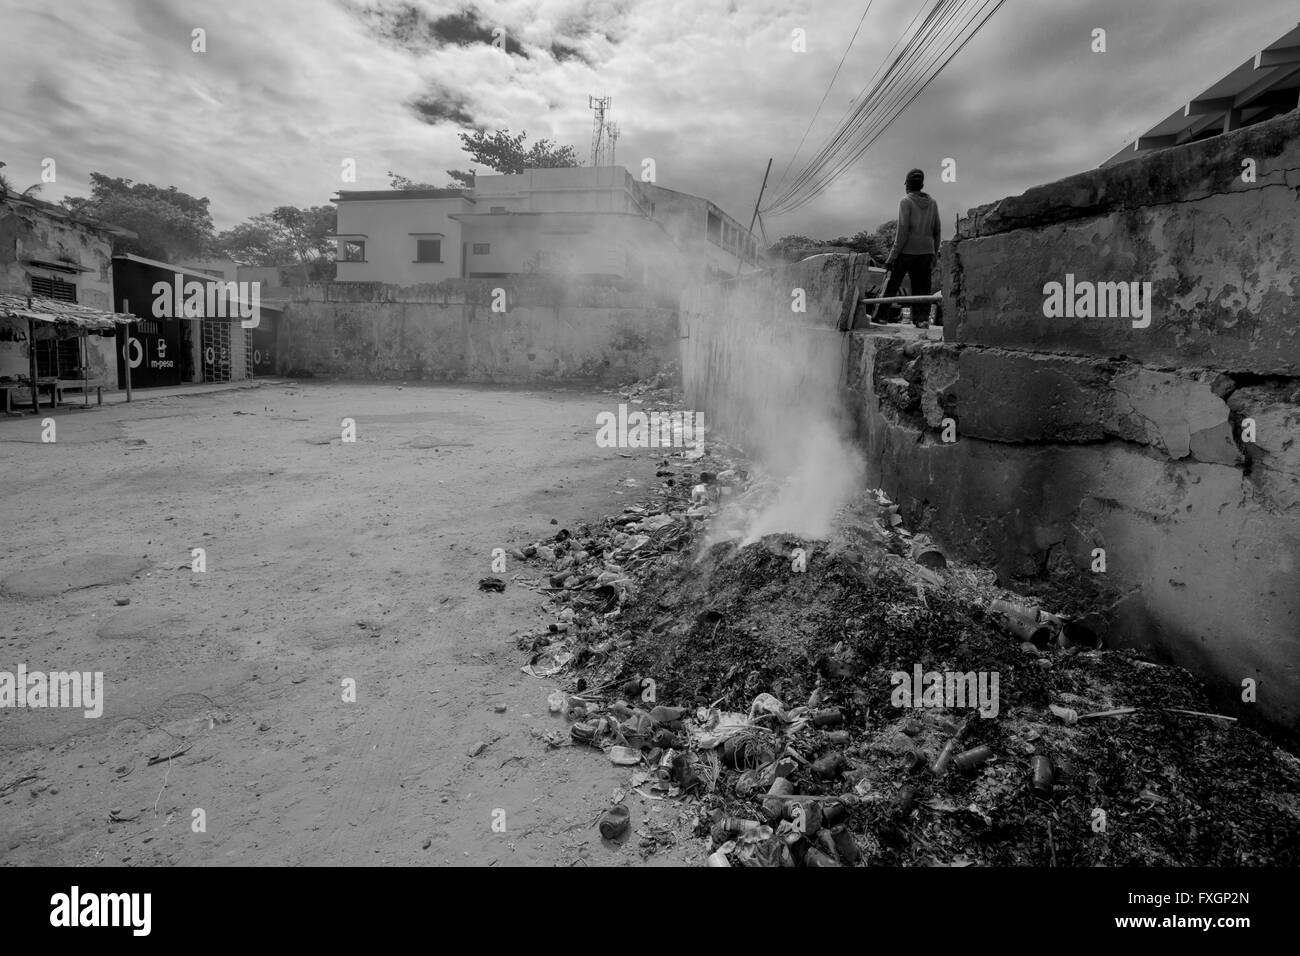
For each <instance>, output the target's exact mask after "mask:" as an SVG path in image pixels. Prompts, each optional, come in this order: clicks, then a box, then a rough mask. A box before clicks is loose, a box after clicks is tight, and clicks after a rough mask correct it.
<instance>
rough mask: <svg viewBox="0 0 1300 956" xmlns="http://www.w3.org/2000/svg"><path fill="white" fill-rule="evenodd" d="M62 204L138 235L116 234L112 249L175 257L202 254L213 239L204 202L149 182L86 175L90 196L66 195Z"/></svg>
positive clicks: (158, 257) (171, 258) (160, 257)
mask: <svg viewBox="0 0 1300 956" xmlns="http://www.w3.org/2000/svg"><path fill="white" fill-rule="evenodd" d="M63 205H64V207H65V208H67V209H68V210H70V211H71V212H73V213H75V214H76V215H79V216H85V217H86V218H89V219H98V220H101V221H103V222H106V223H110V224H112V225H114V226H122V227H123V228H125V229H130V230H131V231H132V232H134V233H136V234H137V236H138V238H135V239H130V238H127V237H124V236H115V237H114V239H113V251H114V252H115V253H124V252H127V253H134V254H135V255H139V256H146V257H148V258H151V259H163V260H167V261H170V260H174V259H180V258H185V257H189V256H198V255H202V254H203V253H204V252H205V251H207V249H208V247H209V245H210V244H211V243H212V240H213V238H214V229H213V226H212V214H211V212H209V210H208V200H207V199H206V198H199V197H195V196H191V195H190V194H189V193H184V192H181V191H180V190H179V189H177V188H176V187H175V186H168V187H166V188H163V187H161V186H154V185H152V184H151V183H137V182H132V181H131V180H129V179H120V178H116V177H113V176H105V175H104V174H103V173H91V174H90V196H89V197H88V198H85V197H81V198H73V197H69V198H66V199H64V200H63Z"/></svg>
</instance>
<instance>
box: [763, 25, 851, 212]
mask: <svg viewBox="0 0 1300 956" xmlns="http://www.w3.org/2000/svg"><path fill="white" fill-rule="evenodd" d="M873 2H875V0H867V8H866V9H865V10H863V11H862V16H861V18H859V20H858V26H857V29H855V30H854V31H853V36H851V37H849V45H848V46H846V47H845V48H844V55H843V56H841V57H840V62H839V64H838V65H837V66H836V67H835V75H834V76H832V77H831V81H830V82H829V83H828V84H826V92H825V93H823V94H822V99H821V102H820V103H818V104H817V109H816V110H814V111H813V115H812V119H810V120H809V121H808V128H807V129H805V130H804V131H803V136H801V137H799V145H798V146H796V147H795V148H794V153H793V154H792V155H791V156H790V162H788V163H786V164H785V169H784V170H783V171H782V172H781V178H780V179H778V180H777V182H776V187H777V188H778V189H780V188H781V184H782V183H783V182H785V177H786V175H787V174H788V173H789V172H790V167H791V166H793V165H794V161H795V160H796V159H797V158H798V157H799V150H801V149H803V144H804V140H806V139H807V138H808V134H809V133H810V132H811V131H812V128H813V123H815V122H817V117H818V116H819V115H820V114H821V111H822V107H823V106H825V105H826V97H828V96H830V95H831V87H833V86H834V85H835V81H836V80H837V79H839V76H840V69H841V68H842V67H843V66H844V61H845V60H846V59H848V56H849V51H850V50H852V49H853V41H854V40H856V39H857V38H858V30H861V29H862V24H863V23H864V22H866V19H867V14H868V13H870V12H871V4H872V3H873Z"/></svg>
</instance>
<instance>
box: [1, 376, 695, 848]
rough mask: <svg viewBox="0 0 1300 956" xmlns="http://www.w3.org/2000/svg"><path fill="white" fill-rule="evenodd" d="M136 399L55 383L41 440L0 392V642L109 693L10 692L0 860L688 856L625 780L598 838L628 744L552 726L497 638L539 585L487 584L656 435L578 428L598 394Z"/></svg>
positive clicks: (592, 510) (593, 508)
mask: <svg viewBox="0 0 1300 956" xmlns="http://www.w3.org/2000/svg"><path fill="white" fill-rule="evenodd" d="M138 398H143V400H137V402H136V403H134V404H132V405H129V406H127V405H119V406H112V407H104V408H99V409H91V410H88V411H82V410H80V409H72V410H60V411H59V413H58V414H57V415H55V416H54V417H55V420H56V424H57V435H56V439H57V440H56V441H55V442H54V443H52V444H50V443H43V442H42V441H41V427H40V422H39V420H38V419H35V418H33V417H32V416H30V415H29V416H27V417H25V418H12V419H8V420H5V421H0V476H2V478H3V484H4V504H3V505H2V506H0V508H2V509H3V519H4V520H3V527H4V530H5V537H4V548H3V549H0V670H7V671H11V672H13V671H16V669H17V667H18V665H19V664H25V665H26V667H27V669H28V670H29V671H36V670H43V671H54V670H73V669H75V670H79V671H102V672H103V674H104V696H105V703H104V711H103V716H102V717H100V718H98V719H87V718H85V717H84V716H83V715H82V712H81V711H80V710H67V709H40V710H37V709H26V708H24V709H15V708H9V707H6V708H3V709H0V862H3V863H5V864H8V865H28V864H53V865H76V866H86V865H122V864H126V865H132V866H136V865H150V866H152V865H168V864H184V865H207V864H277V865H280V864H352V863H355V864H375V863H379V864H398V865H420V864H445V863H458V864H468V865H481V866H488V865H561V866H566V865H574V864H579V860H582V861H584V862H586V863H588V864H589V865H602V864H614V865H617V864H628V865H630V864H637V865H641V864H643V863H651V864H655V863H679V864H680V863H682V862H686V861H694V860H697V859H698V857H699V849H700V848H699V847H698V846H693V845H691V844H688V843H687V842H685V840H683V842H681V843H679V844H678V845H676V846H675V847H663V848H660V849H659V850H658V852H656V853H655V854H654V855H652V856H650V857H649V859H648V860H646V859H643V858H642V855H641V853H640V852H638V850H637V840H636V836H635V833H636V831H637V830H638V828H639V827H640V826H642V825H652V824H659V823H662V824H663V825H664V826H665V827H667V828H669V829H672V828H674V827H675V825H676V823H677V821H676V819H675V818H676V816H677V814H678V813H679V812H681V811H679V809H678V807H677V806H676V805H675V804H674V803H672V802H671V801H647V800H642V799H641V798H639V797H638V796H637V795H635V794H633V795H631V796H630V797H629V798H628V799H629V803H630V805H631V809H632V816H633V836H632V837H631V838H630V840H625V841H624V842H623V843H621V844H614V843H609V842H606V841H603V840H602V839H601V838H600V836H599V833H598V832H597V830H596V829H595V826H594V823H595V819H596V815H597V814H598V813H599V812H600V810H601V809H602V808H603V807H605V806H607V805H608V800H609V794H610V792H611V791H613V790H614V789H615V788H617V787H620V786H626V773H625V772H624V771H623V770H622V769H621V768H618V767H614V766H612V765H610V764H609V763H608V761H606V760H605V759H604V758H603V757H602V756H601V755H600V754H599V753H598V752H596V751H592V750H589V749H584V748H563V749H560V750H554V751H548V750H547V749H546V745H545V744H544V743H543V742H542V740H541V739H540V735H541V734H542V733H544V732H545V731H546V730H548V729H555V728H558V729H561V730H563V729H564V723H563V719H562V718H561V717H559V716H552V715H550V714H549V713H548V711H547V704H546V698H547V695H548V693H549V692H550V691H551V690H552V689H553V688H552V687H550V686H548V685H547V684H546V683H545V682H543V681H539V680H536V679H534V678H532V677H529V676H526V675H524V674H522V673H521V672H520V671H519V666H520V664H521V663H522V660H521V655H520V653H519V652H518V651H517V650H516V648H515V645H514V641H513V639H512V634H514V633H517V632H520V631H522V630H524V629H526V628H529V627H535V626H537V625H538V623H539V622H540V621H541V617H540V613H539V610H538V608H539V605H540V600H539V596H538V595H537V594H536V593H534V592H532V591H529V590H526V589H524V588H521V587H518V586H516V585H514V584H513V583H512V584H510V586H508V587H507V589H506V591H505V592H504V593H492V592H485V591H480V590H479V589H478V587H477V582H478V580H479V579H480V578H482V577H484V576H486V575H489V574H492V573H493V571H492V567H491V564H492V550H493V549H494V548H497V547H509V546H511V545H513V544H515V543H517V542H521V541H530V540H535V539H537V538H538V537H539V536H542V535H545V534H552V533H554V531H555V527H554V526H553V525H552V523H551V522H552V519H554V520H555V521H558V522H559V523H560V524H561V525H563V524H564V523H566V522H574V523H576V522H578V521H582V520H589V521H594V520H599V518H600V517H601V516H602V515H605V514H608V513H618V512H619V511H620V510H621V509H622V507H623V506H624V505H625V504H628V503H631V502H632V501H634V500H636V497H637V495H638V493H639V491H638V487H637V486H638V485H639V486H642V487H643V486H644V485H645V484H647V482H648V481H650V480H653V476H654V471H655V461H654V458H653V457H651V456H652V455H653V452H646V451H642V452H637V453H636V455H637V457H635V458H627V457H622V456H621V455H620V453H619V452H618V451H617V450H614V449H600V448H597V446H596V443H595V440H594V435H595V415H596V413H597V412H598V411H600V410H602V409H613V408H614V407H615V406H616V404H617V401H618V399H617V397H616V396H614V395H611V394H594V393H580V392H577V391H563V390H558V391H544V392H541V391H538V392H535V391H504V390H487V389H464V388H427V387H405V388H398V387H396V386H391V385H390V386H345V385H324V384H304V385H297V384H267V385H262V386H261V387H257V388H249V389H239V390H231V391H226V392H220V393H216V394H206V395H201V396H187V397H166V398H160V399H152V400H151V399H149V398H148V396H147V393H144V394H143V395H138ZM344 418H353V419H354V420H355V422H356V430H357V431H356V442H355V444H349V443H344V442H342V441H341V440H340V436H341V429H340V422H341V420H342V419H344ZM625 454H626V453H625ZM629 480H630V481H632V482H635V483H636V484H635V485H633V484H628V483H627V482H629ZM193 548H203V549H205V552H206V555H205V556H206V571H204V572H203V573H196V572H195V571H193V570H192V569H191V562H192V557H191V549H193ZM514 570H515V569H514V568H510V567H508V568H507V571H506V573H505V574H502V575H499V576H500V577H503V578H505V579H506V580H507V581H509V580H510V577H511V574H512V572H513V571H514ZM521 570H522V569H521ZM124 599H129V604H119V603H118V602H119V601H120V600H124ZM346 679H351V680H354V681H355V686H356V702H355V703H350V702H345V701H344V699H343V697H344V683H343V682H344V681H345V680H346ZM502 707H503V708H504V712H498V708H502ZM479 743H485V744H486V745H487V746H486V747H485V748H484V749H482V751H481V752H479V753H478V754H477V755H476V756H471V755H470V754H471V753H472V752H473V751H474V750H475V749H477V748H476V745H477V744H479ZM182 750H183V751H184V752H183V753H182V754H180V755H178V756H174V757H172V759H170V760H168V759H167V758H168V757H169V755H174V754H177V752H178V751H182ZM154 758H160V759H159V762H156V763H153V764H152V765H151V764H150V761H151V760H152V759H154ZM196 810H201V811H203V817H204V818H205V823H206V832H195V829H194V820H195V817H196V813H195V811H196ZM682 822H683V823H684V822H685V821H682ZM494 824H495V826H494ZM656 829H659V828H658V827H656ZM682 832H683V833H684V832H685V829H684V828H683V829H682ZM579 865H581V864H579Z"/></svg>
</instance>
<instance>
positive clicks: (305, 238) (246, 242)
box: [213, 205, 338, 266]
mask: <svg viewBox="0 0 1300 956" xmlns="http://www.w3.org/2000/svg"><path fill="white" fill-rule="evenodd" d="M337 223H338V211H337V210H336V209H335V207H334V206H332V205H330V206H312V207H310V208H307V209H299V208H298V207H296V206H276V207H275V208H274V209H272V210H271V211H270V212H267V213H261V214H260V215H257V216H253V217H252V218H251V219H247V220H245V221H244V222H241V223H240V224H239V225H237V226H235V227H234V228H233V229H227V230H226V231H225V232H223V233H221V235H220V236H218V237H217V239H216V241H215V243H214V244H213V246H214V249H215V251H217V252H219V253H222V254H224V255H227V256H229V257H230V258H232V259H234V260H235V261H236V262H238V263H240V264H242V265H248V266H285V265H298V264H302V263H315V262H322V261H326V262H327V261H330V260H332V259H333V253H334V242H335V240H334V233H335V232H336V231H337Z"/></svg>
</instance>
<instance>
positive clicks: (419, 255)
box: [415, 239, 442, 262]
mask: <svg viewBox="0 0 1300 956" xmlns="http://www.w3.org/2000/svg"><path fill="white" fill-rule="evenodd" d="M415 261H416V262H441V261H442V240H441V239H416V240H415Z"/></svg>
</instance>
